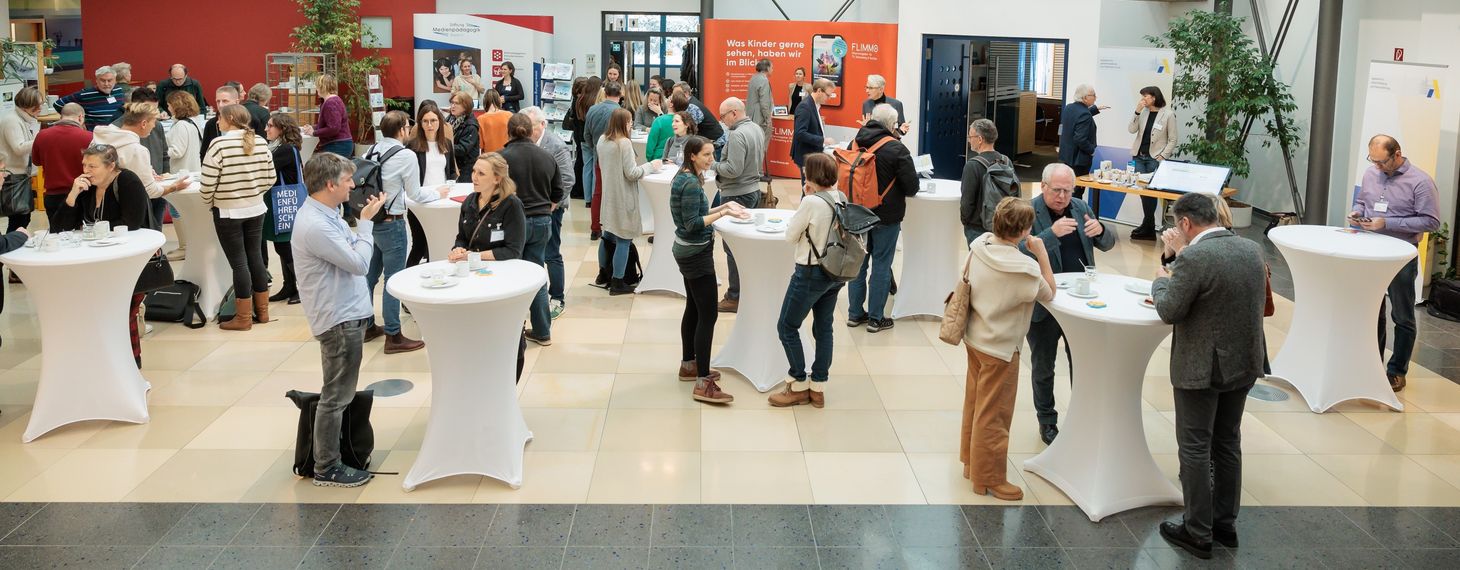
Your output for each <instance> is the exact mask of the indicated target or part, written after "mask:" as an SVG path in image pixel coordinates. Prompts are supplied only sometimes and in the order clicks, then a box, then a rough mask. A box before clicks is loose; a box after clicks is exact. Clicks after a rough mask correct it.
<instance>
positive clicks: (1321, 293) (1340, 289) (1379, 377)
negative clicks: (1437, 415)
mask: <svg viewBox="0 0 1460 570" xmlns="http://www.w3.org/2000/svg"><path fill="white" fill-rule="evenodd" d="M1268 238H1269V239H1271V240H1272V242H1273V244H1275V245H1277V248H1278V251H1281V252H1282V254H1283V258H1284V259H1286V260H1287V262H1288V269H1289V270H1290V271H1291V272H1292V275H1293V290H1294V293H1295V301H1296V304H1295V306H1294V307H1293V321H1292V324H1291V325H1290V326H1289V327H1288V336H1287V341H1286V342H1284V343H1283V348H1282V350H1281V351H1279V352H1278V354H1277V358H1274V359H1273V361H1272V376H1273V377H1276V378H1279V379H1281V380H1284V381H1286V382H1287V383H1289V384H1292V385H1293V388H1295V389H1297V391H1298V393H1299V394H1301V395H1302V396H1303V399H1304V400H1307V402H1308V408H1309V409H1311V410H1313V411H1315V412H1323V411H1327V410H1328V409H1329V408H1332V407H1333V406H1335V405H1337V404H1339V403H1340V402H1344V401H1346V400H1373V401H1375V402H1379V403H1381V404H1384V405H1386V406H1389V407H1390V408H1393V409H1395V410H1402V409H1404V406H1403V405H1402V404H1400V403H1399V398H1397V397H1395V396H1394V391H1393V390H1392V389H1390V388H1389V380H1388V377H1387V376H1386V375H1385V367H1384V355H1383V353H1381V352H1380V351H1379V344H1378V339H1377V338H1376V337H1375V335H1376V333H1375V330H1374V321H1375V319H1376V315H1378V314H1379V303H1380V301H1381V300H1383V299H1384V295H1385V290H1386V289H1387V288H1388V287H1389V282H1390V281H1392V280H1393V279H1394V275H1395V274H1397V273H1398V272H1399V270H1400V268H1402V267H1404V264H1406V263H1408V262H1409V260H1410V259H1413V258H1414V256H1415V255H1416V254H1417V253H1418V252H1417V250H1416V249H1415V247H1414V246H1413V245H1410V244H1409V243H1407V242H1405V241H1403V240H1399V239H1395V238H1392V237H1389V236H1384V235H1380V234H1375V233H1368V232H1360V233H1347V232H1344V231H1342V230H1340V229H1339V228H1334V227H1329V226H1284V227H1280V228H1273V230H1272V231H1271V232H1269V233H1268Z"/></svg>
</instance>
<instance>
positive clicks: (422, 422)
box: [371, 407, 431, 451]
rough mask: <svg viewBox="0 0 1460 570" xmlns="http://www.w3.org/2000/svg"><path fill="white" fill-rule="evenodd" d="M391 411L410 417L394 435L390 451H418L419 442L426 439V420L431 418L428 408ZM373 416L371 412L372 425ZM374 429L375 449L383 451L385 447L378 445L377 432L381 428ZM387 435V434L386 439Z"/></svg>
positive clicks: (373, 413) (395, 409) (393, 409)
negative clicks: (375, 432) (375, 433)
mask: <svg viewBox="0 0 1460 570" xmlns="http://www.w3.org/2000/svg"><path fill="white" fill-rule="evenodd" d="M382 410H384V408H382ZM391 410H392V411H398V412H403V413H406V414H410V416H409V418H407V419H406V420H405V427H404V428H401V430H400V432H399V433H398V434H395V440H394V443H393V444H392V445H391V446H390V449H394V450H409V451H418V450H420V449H421V441H422V440H424V439H425V437H426V420H427V419H429V418H430V417H431V409H430V408H429V407H420V408H415V409H411V408H391ZM374 415H375V412H372V413H371V417H372V423H373V421H374V420H373V418H374ZM375 429H376V430H377V435H376V448H377V449H384V448H385V447H384V446H383V445H381V444H380V443H379V442H380V435H379V430H380V429H381V428H379V427H377V428H375ZM388 435H389V434H387V437H388Z"/></svg>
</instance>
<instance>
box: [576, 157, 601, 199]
mask: <svg viewBox="0 0 1460 570" xmlns="http://www.w3.org/2000/svg"><path fill="white" fill-rule="evenodd" d="M595 166H598V151H597V150H595V149H594V148H593V145H591V144H588V143H583V172H582V173H580V174H581V176H582V177H581V178H579V180H582V181H583V203H584V204H592V203H593V186H594V185H595V184H596V181H595V180H594V179H593V168H594V167H595Z"/></svg>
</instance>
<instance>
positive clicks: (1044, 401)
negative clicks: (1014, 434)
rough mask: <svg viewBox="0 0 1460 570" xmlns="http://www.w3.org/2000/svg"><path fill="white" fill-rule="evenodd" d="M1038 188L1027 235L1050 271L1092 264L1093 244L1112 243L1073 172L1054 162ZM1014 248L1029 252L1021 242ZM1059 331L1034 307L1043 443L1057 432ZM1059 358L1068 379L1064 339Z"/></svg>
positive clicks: (1033, 357)
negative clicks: (1038, 243) (1040, 244)
mask: <svg viewBox="0 0 1460 570" xmlns="http://www.w3.org/2000/svg"><path fill="white" fill-rule="evenodd" d="M1040 186H1041V187H1042V188H1043V190H1042V191H1041V192H1040V194H1039V195H1038V196H1035V197H1034V199H1033V200H1032V201H1031V202H1032V203H1033V205H1034V228H1033V229H1032V230H1030V233H1031V235H1035V236H1039V239H1041V240H1043V241H1044V248H1045V251H1046V252H1047V253H1049V265H1050V267H1051V268H1053V269H1054V272H1055V273H1064V272H1079V271H1084V270H1085V267H1086V266H1090V265H1095V251H1094V250H1095V248H1099V249H1100V251H1110V249H1111V248H1113V247H1115V232H1113V231H1110V228H1109V227H1107V226H1106V225H1105V223H1104V222H1101V221H1100V218H1099V217H1098V216H1096V215H1095V213H1094V212H1092V211H1091V210H1090V206H1089V205H1087V204H1085V201H1084V200H1081V199H1079V198H1076V197H1075V171H1074V170H1071V169H1070V167H1069V166H1067V165H1064V164H1060V163H1058V162H1055V163H1051V164H1050V165H1049V166H1046V167H1044V175H1043V177H1042V178H1041V185H1040ZM1019 250H1020V251H1023V252H1024V253H1025V254H1026V255H1030V256H1031V257H1032V254H1031V253H1030V252H1029V250H1028V249H1027V248H1025V247H1024V246H1023V245H1022V244H1021V245H1020V246H1019ZM1064 336H1065V333H1064V331H1063V330H1062V329H1060V324H1059V321H1057V320H1055V318H1054V316H1053V315H1050V314H1049V311H1048V310H1047V309H1045V308H1044V305H1039V304H1036V305H1034V317H1033V319H1032V322H1031V323H1030V325H1029V333H1028V336H1027V338H1028V339H1029V360H1030V362H1031V364H1032V365H1033V367H1034V371H1033V372H1032V373H1031V375H1030V380H1031V382H1030V383H1031V384H1032V385H1033V387H1034V409H1035V412H1036V413H1037V414H1038V417H1039V437H1040V439H1043V440H1044V444H1045V445H1049V444H1050V443H1053V442H1054V438H1055V437H1056V436H1058V435H1059V428H1058V427H1057V426H1058V424H1059V412H1056V411H1055V409H1054V361H1055V355H1056V350H1055V349H1057V348H1059V342H1060V339H1062V338H1064ZM1065 361H1066V362H1067V363H1069V367H1070V380H1071V381H1073V380H1074V377H1075V366H1074V361H1073V360H1072V359H1071V357H1070V344H1069V341H1066V342H1065Z"/></svg>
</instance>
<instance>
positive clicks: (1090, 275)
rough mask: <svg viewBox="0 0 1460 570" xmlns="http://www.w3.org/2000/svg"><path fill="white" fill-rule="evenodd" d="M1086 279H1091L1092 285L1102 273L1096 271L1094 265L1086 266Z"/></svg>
mask: <svg viewBox="0 0 1460 570" xmlns="http://www.w3.org/2000/svg"><path fill="white" fill-rule="evenodd" d="M1085 278H1086V279H1089V280H1090V282H1091V283H1094V282H1095V281H1097V280H1098V279H1099V278H1100V272H1099V271H1097V270H1096V269H1095V266H1094V265H1086V266H1085Z"/></svg>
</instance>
